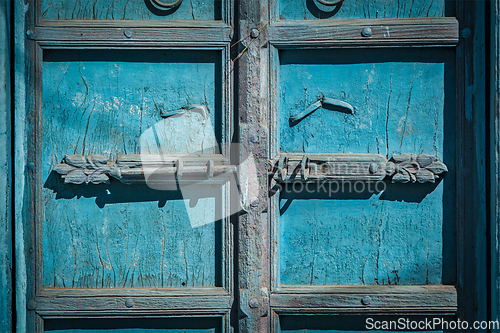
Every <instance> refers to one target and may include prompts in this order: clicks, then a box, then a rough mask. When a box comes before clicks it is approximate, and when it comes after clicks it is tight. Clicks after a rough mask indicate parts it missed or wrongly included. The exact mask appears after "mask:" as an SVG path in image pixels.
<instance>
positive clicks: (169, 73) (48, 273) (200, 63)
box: [41, 50, 222, 288]
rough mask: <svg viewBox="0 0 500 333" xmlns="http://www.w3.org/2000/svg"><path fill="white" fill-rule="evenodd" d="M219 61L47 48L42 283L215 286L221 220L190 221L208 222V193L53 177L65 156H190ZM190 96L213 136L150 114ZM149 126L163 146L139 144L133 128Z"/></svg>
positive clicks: (211, 209)
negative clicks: (187, 196)
mask: <svg viewBox="0 0 500 333" xmlns="http://www.w3.org/2000/svg"><path fill="white" fill-rule="evenodd" d="M217 59H218V55H217V53H213V52H196V54H195V53H194V52H183V53H176V52H168V51H149V52H143V51H110V50H107V51H105V52H99V51H86V52H83V51H81V52H77V51H75V52H73V51H54V52H47V53H46V54H45V56H44V63H43V120H42V126H43V138H42V139H43V145H42V147H43V150H42V158H43V174H42V179H43V181H44V184H43V187H44V190H43V193H42V202H43V208H44V213H43V223H42V228H41V235H42V237H43V238H42V248H43V251H42V257H43V258H42V262H43V275H42V277H43V286H45V287H66V288H121V287H182V286H186V287H188V286H189V287H193V286H194V287H199V286H215V285H220V275H219V274H220V272H221V268H220V267H221V263H220V260H219V259H217V258H219V255H220V253H221V251H222V250H221V247H220V242H219V236H220V222H218V223H208V224H207V223H198V221H197V219H201V220H203V221H210V219H212V220H211V221H214V219H215V216H216V210H217V209H220V206H221V204H220V202H216V199H215V197H213V196H205V197H201V198H200V199H199V200H198V201H196V200H194V201H193V200H184V199H183V197H182V193H181V192H180V191H176V190H171V191H154V190H152V189H150V188H148V187H147V186H126V185H123V184H121V183H120V182H118V181H116V180H115V181H112V182H111V183H110V184H109V185H98V186H96V185H94V186H92V185H88V186H85V185H82V186H69V185H64V184H63V183H62V180H61V179H60V177H59V176H58V175H57V174H55V172H52V169H53V168H54V166H55V165H56V164H57V163H60V162H61V160H62V159H63V158H64V156H65V154H75V153H76V154H82V155H90V154H103V155H109V156H110V158H111V159H112V160H113V159H115V158H116V157H119V156H121V155H124V154H140V153H146V154H150V153H159V152H162V153H175V152H177V153H192V152H199V151H201V150H202V149H203V148H202V147H203V145H204V144H205V148H206V149H211V148H210V147H213V145H214V140H215V133H214V128H215V121H216V118H217V117H216V115H215V109H216V108H218V110H220V107H219V103H220V101H219V97H218V96H220V88H216V85H217V84H218V83H219V82H218V81H217V79H216V78H215V77H216V76H217V73H218V70H219V69H218V65H217V64H216V63H217ZM216 81H217V82H216ZM193 103H194V104H203V105H206V106H207V108H208V110H209V119H208V120H207V123H208V124H209V126H208V128H209V129H210V131H211V133H212V135H206V136H205V137H202V136H203V132H200V131H199V126H201V124H202V122H201V120H200V119H198V118H197V116H200V115H199V114H196V115H189V116H181V117H177V118H175V119H177V120H178V122H177V123H176V122H175V120H169V119H167V120H163V119H162V118H161V117H160V111H161V110H174V109H177V108H180V107H183V106H186V105H189V104H193ZM200 117H201V116H200ZM166 121H171V122H170V123H168V122H166ZM158 123H160V124H162V125H161V126H157V124H158ZM152 126H155V128H156V130H157V131H158V132H157V135H158V139H159V140H161V141H162V142H161V144H158V145H151V146H147V147H144V145H143V146H142V147H141V139H142V138H143V137H142V135H143V133H148V129H150V128H151V127H152ZM197 126H198V127H197ZM146 136H147V135H146ZM177 137H179V138H182V140H181V141H182V142H183V144H178V142H177V141H176V140H177V139H176V138H177ZM204 140H205V141H204ZM145 141H146V142H147V140H145ZM145 141H144V140H142V142H145ZM212 151H213V149H212V150H210V152H212Z"/></svg>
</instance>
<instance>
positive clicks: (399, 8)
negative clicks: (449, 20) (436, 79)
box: [277, 0, 454, 21]
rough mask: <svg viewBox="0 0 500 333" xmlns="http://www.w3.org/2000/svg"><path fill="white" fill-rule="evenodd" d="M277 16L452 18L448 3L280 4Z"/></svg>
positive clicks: (310, 0)
mask: <svg viewBox="0 0 500 333" xmlns="http://www.w3.org/2000/svg"><path fill="white" fill-rule="evenodd" d="M277 3H278V5H279V16H280V18H281V19H285V20H315V19H328V18H331V19H332V20H331V21H333V20H338V19H349V18H358V19H370V18H372V19H373V18H407V17H441V16H453V15H454V3H453V1H448V0H418V1H397V0H377V1H375V0H346V1H344V2H343V3H342V4H340V5H339V6H326V5H322V4H321V3H319V2H318V1H315V0H307V1H305V0H279V1H277Z"/></svg>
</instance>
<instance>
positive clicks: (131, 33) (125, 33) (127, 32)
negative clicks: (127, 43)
mask: <svg viewBox="0 0 500 333" xmlns="http://www.w3.org/2000/svg"><path fill="white" fill-rule="evenodd" d="M123 34H124V35H125V37H127V38H132V36H133V35H134V32H133V31H132V30H130V29H126V30H125V31H124V32H123Z"/></svg>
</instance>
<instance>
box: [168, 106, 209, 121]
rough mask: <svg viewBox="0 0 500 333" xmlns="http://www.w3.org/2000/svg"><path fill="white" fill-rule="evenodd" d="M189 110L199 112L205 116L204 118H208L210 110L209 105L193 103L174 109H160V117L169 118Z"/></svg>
mask: <svg viewBox="0 0 500 333" xmlns="http://www.w3.org/2000/svg"><path fill="white" fill-rule="evenodd" d="M187 112H196V113H199V114H201V115H202V116H203V119H207V118H208V111H207V107H206V106H204V105H198V104H192V105H188V106H184V107H182V108H180V109H177V110H173V111H163V110H162V111H160V117H162V118H169V117H173V116H181V115H183V114H185V113H187Z"/></svg>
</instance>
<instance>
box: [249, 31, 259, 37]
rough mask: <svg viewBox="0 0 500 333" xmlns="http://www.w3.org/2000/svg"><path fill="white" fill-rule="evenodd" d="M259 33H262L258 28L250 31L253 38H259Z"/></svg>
mask: <svg viewBox="0 0 500 333" xmlns="http://www.w3.org/2000/svg"><path fill="white" fill-rule="evenodd" d="M259 35H260V32H259V30H257V29H252V30H251V31H250V37H252V38H257V37H259Z"/></svg>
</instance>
